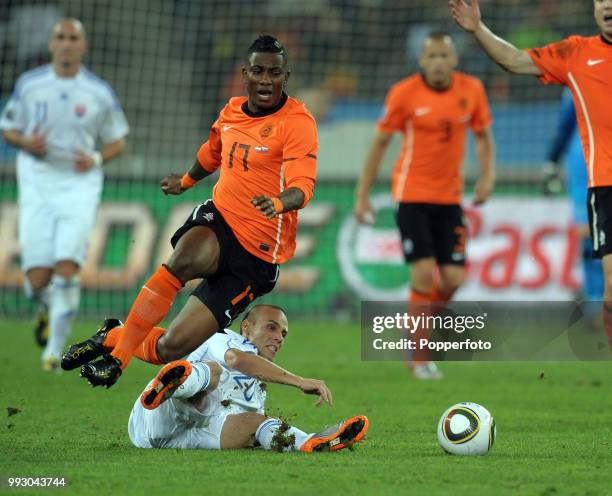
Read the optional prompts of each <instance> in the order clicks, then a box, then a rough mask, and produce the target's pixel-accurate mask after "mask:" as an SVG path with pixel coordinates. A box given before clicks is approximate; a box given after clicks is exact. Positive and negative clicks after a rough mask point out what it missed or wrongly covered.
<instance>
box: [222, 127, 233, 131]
mask: <svg viewBox="0 0 612 496" xmlns="http://www.w3.org/2000/svg"><path fill="white" fill-rule="evenodd" d="M231 128H232V126H223V132H225V131H229V130H230V129H231Z"/></svg>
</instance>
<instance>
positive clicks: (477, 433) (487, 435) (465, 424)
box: [438, 403, 495, 455]
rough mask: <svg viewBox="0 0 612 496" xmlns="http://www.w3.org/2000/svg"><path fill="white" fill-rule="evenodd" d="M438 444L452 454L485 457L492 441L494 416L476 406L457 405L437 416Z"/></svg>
mask: <svg viewBox="0 0 612 496" xmlns="http://www.w3.org/2000/svg"><path fill="white" fill-rule="evenodd" d="M438 442H439V443H440V446H441V447H442V449H443V450H444V451H446V452H447V453H450V454H451V455H485V454H486V453H488V452H489V450H490V449H491V448H492V447H493V443H494V442H495V420H494V419H493V415H491V413H490V412H489V410H487V409H486V408H485V407H484V406H481V405H479V404H477V403H457V404H456V405H453V406H451V407H450V408H449V409H447V410H446V411H445V412H444V413H443V414H442V417H440V422H438Z"/></svg>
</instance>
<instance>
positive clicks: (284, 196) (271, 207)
mask: <svg viewBox="0 0 612 496" xmlns="http://www.w3.org/2000/svg"><path fill="white" fill-rule="evenodd" d="M275 200H276V201H275ZM251 203H252V204H253V205H254V206H255V208H256V209H257V210H259V211H260V212H261V213H262V214H264V215H265V216H266V217H267V218H268V219H272V218H274V217H275V216H276V215H278V214H282V213H284V212H290V211H291V210H297V209H299V208H301V207H302V205H303V204H304V192H303V191H302V190H301V189H299V188H288V189H286V190H285V191H283V192H282V193H281V194H279V195H278V197H276V198H270V197H269V196H265V195H261V196H255V197H253V199H251Z"/></svg>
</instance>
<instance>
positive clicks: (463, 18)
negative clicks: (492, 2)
mask: <svg viewBox="0 0 612 496" xmlns="http://www.w3.org/2000/svg"><path fill="white" fill-rule="evenodd" d="M448 6H449V7H450V11H451V14H452V15H453V19H455V22H456V23H457V24H459V26H461V27H462V28H463V29H465V30H466V31H468V32H470V33H473V32H474V31H476V29H477V28H478V26H479V25H480V19H481V17H480V8H479V7H478V0H471V1H470V3H469V4H468V3H466V2H465V0H449V1H448Z"/></svg>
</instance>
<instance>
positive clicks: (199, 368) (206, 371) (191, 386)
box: [173, 362, 210, 399]
mask: <svg viewBox="0 0 612 496" xmlns="http://www.w3.org/2000/svg"><path fill="white" fill-rule="evenodd" d="M209 384H210V367H209V366H208V365H206V364H205V363H203V362H195V363H192V364H191V374H189V377H187V379H185V382H183V384H181V385H180V386H179V387H178V388H177V389H176V391H175V392H174V394H173V397H174V398H177V399H180V398H183V399H186V398H191V397H192V396H195V395H196V394H198V393H199V392H200V391H202V390H204V389H206V388H207V387H208V385H209Z"/></svg>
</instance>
